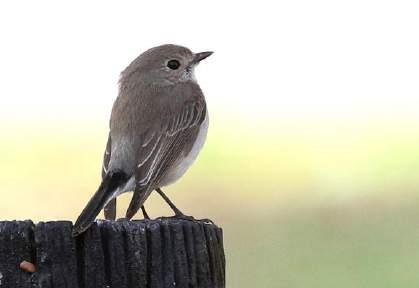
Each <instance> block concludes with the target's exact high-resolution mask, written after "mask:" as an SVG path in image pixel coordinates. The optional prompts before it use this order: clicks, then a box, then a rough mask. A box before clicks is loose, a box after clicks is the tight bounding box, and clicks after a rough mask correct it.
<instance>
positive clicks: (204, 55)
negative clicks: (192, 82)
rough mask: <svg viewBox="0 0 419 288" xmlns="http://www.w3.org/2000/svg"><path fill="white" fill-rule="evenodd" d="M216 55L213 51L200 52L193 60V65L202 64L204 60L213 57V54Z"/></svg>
mask: <svg viewBox="0 0 419 288" xmlns="http://www.w3.org/2000/svg"><path fill="white" fill-rule="evenodd" d="M212 53H214V52H212V51H207V52H199V53H195V57H194V59H193V60H192V63H193V64H198V63H199V62H201V61H202V60H204V59H205V58H208V57H209V56H211V54H212Z"/></svg>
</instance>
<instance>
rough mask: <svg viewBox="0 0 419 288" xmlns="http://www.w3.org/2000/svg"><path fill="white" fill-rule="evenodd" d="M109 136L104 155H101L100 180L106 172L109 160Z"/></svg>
mask: <svg viewBox="0 0 419 288" xmlns="http://www.w3.org/2000/svg"><path fill="white" fill-rule="evenodd" d="M111 145H112V143H111V134H109V136H108V142H107V143H106V149H105V153H103V165H102V179H103V178H104V177H105V175H106V173H107V172H108V165H109V161H110V160H111V147H112V146H111Z"/></svg>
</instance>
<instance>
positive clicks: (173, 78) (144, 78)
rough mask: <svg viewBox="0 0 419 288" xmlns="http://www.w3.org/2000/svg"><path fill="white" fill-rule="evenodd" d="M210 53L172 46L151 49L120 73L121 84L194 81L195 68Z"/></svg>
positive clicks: (165, 83)
mask: <svg viewBox="0 0 419 288" xmlns="http://www.w3.org/2000/svg"><path fill="white" fill-rule="evenodd" d="M212 53H213V52H200V53H193V52H192V51H191V50H189V49H188V48H186V47H182V46H178V45H172V44H167V45H161V46H157V47H154V48H151V49H149V50H147V51H145V52H144V53H142V54H141V55H140V56H138V57H137V58H136V59H135V60H134V61H133V62H132V63H131V64H130V65H129V66H128V67H127V68H126V69H125V70H124V71H123V72H122V73H121V84H128V85H130V84H134V83H135V82H137V81H141V82H146V83H149V84H153V85H159V86H160V85H161V86H169V85H175V84H177V83H179V82H185V81H196V80H195V75H194V68H195V66H196V65H198V64H199V62H200V61H201V60H204V59H205V58H207V57H208V56H210V55H211V54H212ZM130 82H134V83H130Z"/></svg>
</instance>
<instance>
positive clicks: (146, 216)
mask: <svg viewBox="0 0 419 288" xmlns="http://www.w3.org/2000/svg"><path fill="white" fill-rule="evenodd" d="M141 211H142V212H143V216H144V219H150V216H148V214H147V212H146V211H145V207H144V205H143V206H141Z"/></svg>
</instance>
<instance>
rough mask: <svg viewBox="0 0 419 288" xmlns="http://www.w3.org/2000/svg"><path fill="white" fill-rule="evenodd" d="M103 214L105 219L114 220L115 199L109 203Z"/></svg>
mask: <svg viewBox="0 0 419 288" xmlns="http://www.w3.org/2000/svg"><path fill="white" fill-rule="evenodd" d="M103 214H105V219H107V220H115V218H116V198H114V199H112V200H111V201H109V203H108V204H107V205H106V206H105V208H104V209H103Z"/></svg>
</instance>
